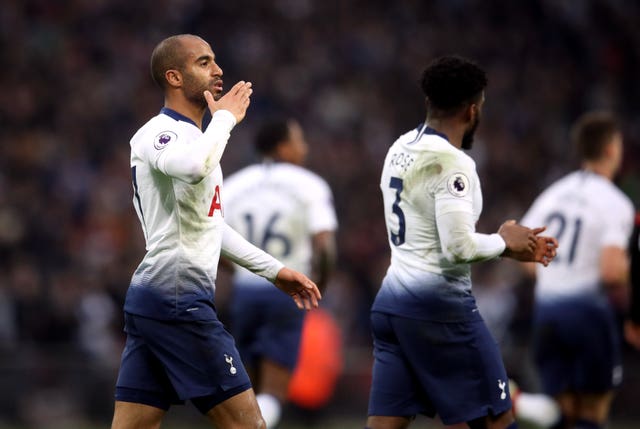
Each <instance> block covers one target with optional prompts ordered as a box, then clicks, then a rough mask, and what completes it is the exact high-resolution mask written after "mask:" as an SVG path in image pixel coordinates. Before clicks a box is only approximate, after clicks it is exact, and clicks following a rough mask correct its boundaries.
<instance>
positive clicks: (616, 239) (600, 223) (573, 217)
mask: <svg viewBox="0 0 640 429" xmlns="http://www.w3.org/2000/svg"><path fill="white" fill-rule="evenodd" d="M633 213H634V212H633V204H632V203H631V201H630V200H629V198H628V197H627V196H625V195H624V193H623V192H622V191H620V190H619V189H618V188H617V187H616V186H615V185H614V184H613V183H611V182H610V181H609V180H607V179H606V178H604V177H602V176H600V175H598V174H595V173H591V172H587V171H576V172H573V173H570V174H568V175H567V176H565V177H563V178H561V179H560V180H558V181H557V182H555V183H554V184H552V185H551V186H550V187H549V188H548V189H547V190H546V191H544V192H543V193H542V194H541V195H540V196H539V197H538V198H537V199H536V200H535V202H534V204H533V205H532V206H531V208H530V209H529V211H528V212H527V214H526V215H525V217H524V218H523V220H522V223H523V224H524V225H526V226H529V227H533V226H540V225H546V226H547V230H546V231H545V234H549V235H552V236H554V237H555V238H557V239H558V242H559V247H558V253H557V256H556V257H555V259H554V260H553V261H552V262H551V264H550V265H549V266H548V267H545V268H540V267H537V273H536V275H537V285H536V296H537V297H538V298H543V299H546V298H553V297H561V296H567V295H576V294H584V293H594V292H597V291H598V289H599V285H600V255H601V250H602V248H603V247H606V246H619V247H622V248H626V243H627V242H628V237H629V234H630V233H631V225H632V223H633Z"/></svg>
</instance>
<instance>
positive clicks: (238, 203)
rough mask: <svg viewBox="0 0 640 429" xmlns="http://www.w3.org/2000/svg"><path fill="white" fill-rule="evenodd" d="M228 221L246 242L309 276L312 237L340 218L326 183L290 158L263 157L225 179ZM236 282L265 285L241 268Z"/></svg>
mask: <svg viewBox="0 0 640 429" xmlns="http://www.w3.org/2000/svg"><path fill="white" fill-rule="evenodd" d="M224 185H225V194H224V201H225V211H224V217H225V221H226V222H227V223H228V224H229V225H230V226H231V227H233V228H234V229H235V230H236V231H238V232H239V233H240V234H242V235H243V236H244V237H245V238H246V239H247V240H248V241H250V242H251V243H253V244H255V245H256V246H258V247H260V248H262V249H263V250H265V251H266V252H267V253H270V254H271V255H273V256H275V257H276V258H277V259H279V260H280V261H282V262H283V263H284V264H285V265H286V266H287V267H290V268H293V269H295V270H297V271H300V272H302V273H304V274H306V275H309V274H310V271H311V256H312V248H311V245H312V243H311V237H312V235H313V234H315V233H318V232H321V231H334V230H335V229H336V228H337V219H336V214H335V209H334V207H333V197H332V194H331V190H330V188H329V186H328V185H327V183H326V182H325V181H324V179H322V178H321V177H319V176H318V175H316V174H315V173H312V172H311V171H309V170H306V169H304V168H301V167H298V166H296V165H293V164H289V163H282V162H265V163H262V164H255V165H251V166H248V167H245V168H243V169H241V170H240V171H238V172H236V173H234V174H232V175H230V176H228V177H227V178H226V179H225V184H224ZM237 268H238V270H237V271H236V274H235V278H234V281H235V282H236V283H237V284H262V283H263V281H262V280H260V278H259V277H257V276H256V275H255V274H253V273H251V272H250V271H248V270H246V269H244V268H241V267H237Z"/></svg>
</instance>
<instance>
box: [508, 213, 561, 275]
mask: <svg viewBox="0 0 640 429" xmlns="http://www.w3.org/2000/svg"><path fill="white" fill-rule="evenodd" d="M515 226H518V227H520V228H524V229H525V230H527V234H526V239H525V237H524V233H525V231H522V230H521V229H513V227H515ZM545 229H546V227H544V226H543V227H538V228H534V229H529V228H526V227H523V226H522V225H517V224H516V222H515V221H513V220H509V221H507V222H505V223H504V224H502V226H501V227H500V230H498V233H500V232H501V231H502V234H500V235H501V236H502V237H503V238H504V239H505V242H506V243H507V247H506V249H505V251H504V254H503V255H504V256H507V257H510V258H513V259H516V260H518V261H523V262H538V263H540V264H542V265H544V266H545V267H546V266H547V265H549V263H551V261H552V260H553V258H555V257H556V251H557V249H558V240H556V239H555V238H553V237H547V236H544V235H539V234H540V233H541V232H543V231H544V230H545ZM505 236H506V237H508V238H509V239H513V240H514V242H515V243H516V244H515V245H514V246H513V247H510V243H509V242H508V241H507V239H506V238H505ZM532 238H533V241H532ZM517 240H520V241H519V242H518V241H517ZM532 243H533V246H531V244H532Z"/></svg>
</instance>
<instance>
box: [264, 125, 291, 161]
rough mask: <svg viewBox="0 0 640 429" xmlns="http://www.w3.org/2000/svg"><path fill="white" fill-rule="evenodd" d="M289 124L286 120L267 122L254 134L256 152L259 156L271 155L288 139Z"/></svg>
mask: <svg viewBox="0 0 640 429" xmlns="http://www.w3.org/2000/svg"><path fill="white" fill-rule="evenodd" d="M289 122H290V120H289V119H286V118H273V119H269V120H267V121H266V122H265V123H264V124H263V125H262V126H261V127H260V129H259V130H258V133H257V134H256V138H255V147H256V150H257V151H258V152H259V153H260V154H261V155H269V154H271V153H273V151H274V150H275V149H276V147H278V145H279V144H280V143H282V142H283V141H285V140H287V139H288V138H289Z"/></svg>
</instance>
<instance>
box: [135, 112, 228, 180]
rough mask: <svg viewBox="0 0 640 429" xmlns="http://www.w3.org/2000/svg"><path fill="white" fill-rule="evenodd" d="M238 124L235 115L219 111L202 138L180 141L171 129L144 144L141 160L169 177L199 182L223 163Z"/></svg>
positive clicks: (181, 139) (214, 115) (182, 139)
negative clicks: (143, 159)
mask: <svg viewBox="0 0 640 429" xmlns="http://www.w3.org/2000/svg"><path fill="white" fill-rule="evenodd" d="M235 124H236V119H235V116H233V114H232V113H231V112H229V111H227V110H218V111H217V112H215V113H214V114H213V117H212V119H211V122H210V123H209V125H208V127H207V129H206V130H205V132H204V133H202V135H201V136H200V137H198V138H197V139H195V140H187V139H185V138H179V137H178V135H177V134H176V133H174V132H172V131H170V130H167V131H165V132H164V134H160V135H158V136H157V137H156V138H155V139H154V140H153V141H154V144H153V145H141V146H140V148H141V150H142V151H144V152H143V154H142V156H141V157H142V158H146V159H147V160H148V162H149V164H150V165H151V166H152V167H153V168H155V169H157V170H159V171H161V172H162V173H163V174H166V175H167V176H169V177H173V178H176V179H179V180H182V181H184V182H187V183H198V182H200V181H201V180H202V179H203V178H204V177H206V176H208V175H209V174H211V172H212V171H213V170H214V169H215V168H217V167H218V165H219V164H220V158H221V157H222V154H223V152H224V149H225V148H226V146H227V141H228V140H229V135H230V132H231V130H232V129H233V127H234V126H235Z"/></svg>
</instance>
